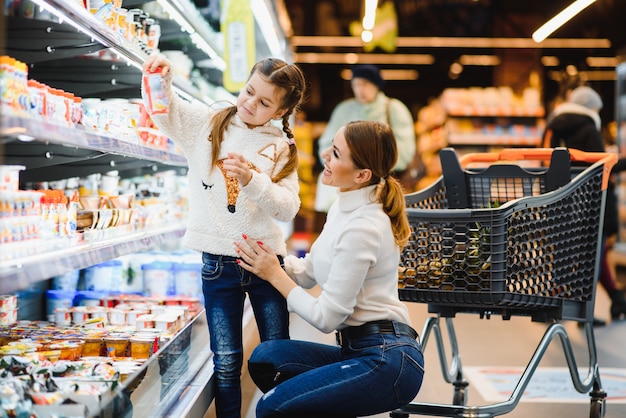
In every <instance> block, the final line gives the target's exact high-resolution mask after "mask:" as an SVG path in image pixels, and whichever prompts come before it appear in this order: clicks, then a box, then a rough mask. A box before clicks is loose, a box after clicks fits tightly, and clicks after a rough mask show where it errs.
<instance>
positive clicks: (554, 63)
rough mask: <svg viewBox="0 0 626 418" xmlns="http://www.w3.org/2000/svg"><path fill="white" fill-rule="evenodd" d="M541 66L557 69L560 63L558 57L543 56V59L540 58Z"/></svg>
mask: <svg viewBox="0 0 626 418" xmlns="http://www.w3.org/2000/svg"><path fill="white" fill-rule="evenodd" d="M541 64H542V65H543V66H544V67H558V66H559V64H560V61H559V59H558V57H554V56H548V55H544V56H543V57H541Z"/></svg>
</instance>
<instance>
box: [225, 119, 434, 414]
mask: <svg viewBox="0 0 626 418" xmlns="http://www.w3.org/2000/svg"><path fill="white" fill-rule="evenodd" d="M322 155H323V156H324V172H323V174H322V175H323V177H322V181H323V182H324V184H326V185H329V186H333V187H336V188H337V189H338V200H337V201H335V203H333V205H332V206H331V207H330V210H329V212H328V217H327V220H326V224H325V225H324V228H323V229H322V232H321V234H320V235H319V237H318V238H317V240H316V241H315V243H314V244H313V246H312V247H311V251H310V253H309V254H307V255H306V256H305V257H302V258H297V257H295V256H289V257H287V258H285V260H284V270H283V268H282V267H281V265H280V264H279V263H278V261H276V256H275V254H274V253H273V251H272V250H271V249H270V247H269V246H268V245H266V243H264V242H262V241H258V240H253V239H250V237H245V236H244V237H243V241H245V242H242V240H241V239H239V240H237V241H235V248H237V251H238V253H239V254H240V255H241V259H240V260H239V263H240V265H241V266H243V268H245V269H246V270H248V271H250V272H251V273H254V274H256V275H257V276H258V277H261V278H263V279H265V280H267V281H268V282H269V283H271V284H272V286H274V287H275V288H276V289H278V290H279V291H280V293H281V294H282V295H283V296H284V297H285V298H286V299H287V305H288V307H289V309H290V310H291V311H293V312H295V313H297V314H298V315H299V316H301V317H302V318H303V319H304V320H306V321H307V322H309V323H310V324H311V325H313V326H315V327H316V328H318V329H319V330H320V331H322V332H325V333H330V332H332V331H334V330H337V334H336V335H337V343H338V344H339V347H337V346H331V345H327V344H318V343H315V342H308V341H295V340H272V341H265V342H262V343H261V344H259V345H258V346H257V347H256V348H255V349H254V352H253V353H252V355H251V356H250V361H249V367H248V369H249V371H250V375H251V376H252V379H253V380H254V382H255V383H256V384H257V386H258V387H259V389H261V390H262V391H263V392H265V394H264V395H263V396H262V397H261V399H260V400H259V401H258V403H257V407H256V416H257V418H270V417H279V416H280V417H298V418H308V417H311V418H313V417H330V416H332V417H342V418H344V417H346V418H347V417H352V418H354V417H357V416H369V415H374V414H378V413H382V412H386V411H391V410H394V409H396V408H399V407H401V406H404V405H406V404H408V403H409V402H411V401H412V400H413V399H414V398H415V395H417V393H418V391H419V389H420V387H421V385H422V379H423V377H424V357H423V355H422V351H421V346H420V344H419V342H418V341H417V340H416V339H417V332H415V330H413V328H411V326H410V319H409V313H408V308H407V306H406V305H405V304H404V303H403V302H401V301H400V299H399V297H398V264H399V262H400V248H401V247H402V246H404V245H406V243H407V240H408V237H409V235H410V227H409V221H408V219H407V216H406V210H405V200H404V195H403V192H402V189H401V186H400V184H399V183H398V181H397V180H396V179H394V178H393V177H392V176H391V175H390V174H391V170H392V169H393V166H394V164H395V162H396V158H397V155H398V153H397V147H396V141H395V138H394V135H393V132H392V131H391V128H390V127H389V126H388V125H387V124H384V123H381V122H373V121H357V122H350V123H348V124H346V125H344V127H342V128H341V129H339V131H338V132H337V133H336V135H335V138H334V140H333V143H332V146H331V147H330V148H328V149H326V150H324V152H323V153H322ZM315 285H319V287H320V288H321V293H320V295H319V297H315V296H313V295H311V294H310V293H308V292H307V291H306V290H305V289H306V288H311V287H313V286H315Z"/></svg>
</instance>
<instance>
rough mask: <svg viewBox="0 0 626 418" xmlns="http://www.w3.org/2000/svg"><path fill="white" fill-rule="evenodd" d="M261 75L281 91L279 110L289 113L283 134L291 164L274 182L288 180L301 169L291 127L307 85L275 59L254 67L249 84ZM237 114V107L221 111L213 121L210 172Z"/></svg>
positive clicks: (296, 72) (297, 72)
mask: <svg viewBox="0 0 626 418" xmlns="http://www.w3.org/2000/svg"><path fill="white" fill-rule="evenodd" d="M257 71H258V72H259V73H260V74H262V75H263V76H264V77H265V78H267V80H268V81H269V82H270V83H272V84H274V85H275V86H276V87H278V88H280V89H282V91H283V93H284V94H283V95H282V99H281V102H280V106H279V109H286V110H287V111H286V112H285V114H284V115H283V118H282V119H283V132H285V134H286V135H287V138H288V139H289V144H290V145H289V161H288V162H287V164H285V166H284V167H283V168H282V169H281V170H280V172H279V173H278V174H276V175H275V176H274V177H273V178H272V181H273V182H278V181H279V180H281V179H283V178H285V177H287V176H288V175H289V174H291V173H292V172H294V171H296V169H297V168H298V150H297V149H296V144H295V142H294V141H293V138H294V136H293V132H292V131H291V128H290V127H289V117H290V116H291V115H292V114H294V112H296V111H297V110H298V107H299V106H300V104H301V103H302V101H303V100H304V92H305V90H306V82H305V79H304V74H303V73H302V70H301V69H300V68H299V67H298V66H296V65H294V64H287V63H286V62H285V61H283V60H280V59H276V58H267V59H264V60H261V61H259V62H257V63H256V64H254V66H253V67H252V70H251V71H250V75H249V76H248V80H249V79H250V77H252V75H253V74H254V73H255V72H257ZM236 113H237V106H234V105H233V106H229V107H227V108H225V109H222V110H220V111H218V112H217V113H216V114H215V115H214V116H213V118H212V123H213V127H212V129H211V135H210V137H209V139H210V140H211V142H212V154H213V155H212V159H211V168H213V167H215V166H216V165H217V160H218V156H219V153H220V148H221V145H222V141H223V139H224V132H225V131H226V129H228V124H229V123H230V120H231V119H232V117H233V116H234V115H235V114H236Z"/></svg>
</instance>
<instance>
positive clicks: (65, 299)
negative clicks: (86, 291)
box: [46, 290, 76, 322]
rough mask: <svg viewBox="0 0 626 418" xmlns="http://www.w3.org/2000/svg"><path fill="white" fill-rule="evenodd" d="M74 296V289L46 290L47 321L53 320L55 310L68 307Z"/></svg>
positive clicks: (71, 303)
mask: <svg viewBox="0 0 626 418" xmlns="http://www.w3.org/2000/svg"><path fill="white" fill-rule="evenodd" d="M75 297H76V291H74V290H48V291H46V314H47V315H48V321H50V322H54V321H55V317H54V312H55V310H57V309H67V308H70V307H71V306H72V305H73V303H74V298H75Z"/></svg>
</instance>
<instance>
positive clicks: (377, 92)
mask: <svg viewBox="0 0 626 418" xmlns="http://www.w3.org/2000/svg"><path fill="white" fill-rule="evenodd" d="M350 83H351V87H352V92H353V94H354V97H351V98H349V99H346V100H344V101H342V102H340V103H339V104H338V105H337V106H336V107H335V109H334V110H333V112H332V114H331V116H330V120H329V121H328V125H327V126H326V129H325V130H324V133H323V134H322V136H320V138H319V139H318V141H317V143H318V153H319V158H320V162H321V163H322V164H324V158H323V157H322V152H323V151H324V150H326V149H327V148H329V147H330V146H331V145H332V141H333V137H334V136H335V133H337V130H339V128H340V127H342V126H343V125H345V124H346V123H347V122H351V121H355V120H373V121H378V122H384V123H387V124H388V125H389V126H391V129H393V133H394V135H395V137H396V141H397V143H398V161H397V162H396V164H395V166H394V167H393V172H392V175H393V176H394V177H396V178H397V179H399V180H400V182H401V184H402V185H403V187H404V188H405V192H411V191H414V190H413V189H414V188H415V185H416V184H417V182H418V181H419V178H421V176H423V174H424V173H423V171H424V168H423V164H421V159H419V155H417V154H416V138H415V124H414V120H413V116H412V115H411V111H410V110H409V109H408V107H406V105H405V104H404V103H402V102H401V101H400V100H398V99H393V98H390V97H387V96H386V95H385V93H383V91H382V89H383V87H384V85H385V80H383V78H382V76H381V74H380V69H379V68H378V67H377V66H375V65H368V64H364V65H357V66H355V67H354V68H353V69H352V80H351V81H350ZM416 155H417V157H416ZM414 157H416V158H415V161H414ZM336 198H337V192H336V190H335V189H334V188H332V187H328V186H325V185H324V184H323V183H322V181H321V175H320V178H319V179H318V182H317V191H316V200H315V209H316V210H317V211H319V212H327V211H328V208H329V207H330V205H331V204H332V203H333V202H334V201H335V199H336Z"/></svg>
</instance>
